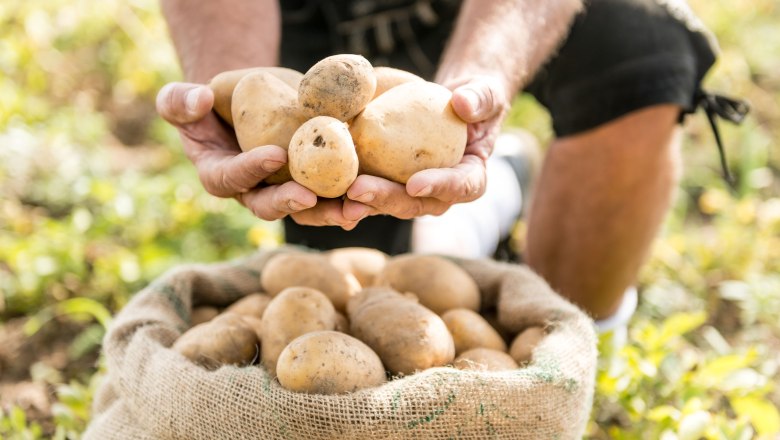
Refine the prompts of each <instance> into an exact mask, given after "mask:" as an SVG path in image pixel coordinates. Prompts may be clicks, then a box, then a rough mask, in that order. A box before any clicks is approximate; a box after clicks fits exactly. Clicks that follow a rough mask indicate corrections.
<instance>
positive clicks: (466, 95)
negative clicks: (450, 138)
mask: <svg viewBox="0 0 780 440" xmlns="http://www.w3.org/2000/svg"><path fill="white" fill-rule="evenodd" d="M504 96H505V94H504V91H503V88H502V87H500V86H499V85H498V84H494V83H493V82H491V81H487V80H484V79H475V80H473V81H471V82H468V83H466V84H464V85H462V86H460V87H458V88H456V89H455V90H454V91H453V92H452V108H453V110H455V113H456V114H457V115H458V116H459V117H460V118H461V119H463V120H464V121H466V122H468V123H475V122H480V121H485V120H488V119H490V118H492V117H493V116H496V115H497V114H499V113H500V112H501V111H502V110H503V109H504V107H505V99H504Z"/></svg>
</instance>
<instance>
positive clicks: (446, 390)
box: [85, 247, 596, 440]
mask: <svg viewBox="0 0 780 440" xmlns="http://www.w3.org/2000/svg"><path fill="white" fill-rule="evenodd" d="M595 340H596V339H595V334H594V330H593V324H592V321H591V320H590V319H589V318H588V317H587V316H586V315H585V314H584V313H583V312H581V311H580V310H579V309H578V308H576V307H575V306H573V305H572V304H571V303H569V302H567V301H566V300H564V299H563V298H561V297H560V296H558V295H557V294H556V293H554V292H553V291H552V290H551V289H550V288H549V286H548V285H547V284H546V283H545V282H544V281H543V280H542V279H541V278H540V277H538V276H537V275H535V274H534V273H533V272H532V271H530V270H529V269H528V268H527V267H525V266H522V265H512V264H507V263H499V262H495V261H491V260H464V259H455V258H447V257H443V256H437V255H417V254H404V255H399V256H393V257H390V256H388V255H385V254H383V253H381V252H379V251H377V250H373V249H365V248H344V249H336V250H332V251H327V252H314V251H311V250H308V249H305V248H298V247H283V248H279V249H274V250H266V251H259V252H257V253H256V254H253V255H250V256H248V257H246V258H243V259H240V260H236V261H230V262H226V263H220V264H211V265H190V266H183V267H180V268H177V269H175V270H172V271H170V272H169V273H167V274H165V275H164V276H162V277H160V278H159V279H158V280H156V281H155V282H153V283H151V284H150V285H149V286H147V287H146V288H145V289H144V290H142V291H141V292H139V293H138V294H137V295H135V296H134V297H133V299H132V300H131V301H130V302H129V303H128V304H127V305H126V306H125V307H124V308H123V309H122V310H121V311H120V312H119V313H118V314H117V316H116V317H115V319H114V321H113V323H112V325H111V328H110V329H109V332H108V333H107V335H106V337H105V340H104V345H103V350H104V357H105V360H106V370H107V374H106V378H105V380H104V382H103V383H102V384H101V386H100V387H99V390H98V392H97V393H96V396H95V402H94V411H93V413H94V418H93V420H92V422H91V424H90V426H89V428H88V430H87V432H86V434H85V438H87V439H114V438H116V439H120V438H121V439H125V438H138V439H159V438H181V439H223V438H224V439H235V438H244V439H264V440H267V439H440V438H441V439H448V438H473V439H482V438H500V439H538V438H561V439H575V438H580V437H581V435H582V433H583V431H584V429H585V426H586V423H587V420H588V417H589V412H590V406H591V401H592V395H593V387H594V375H595V369H596V343H595Z"/></svg>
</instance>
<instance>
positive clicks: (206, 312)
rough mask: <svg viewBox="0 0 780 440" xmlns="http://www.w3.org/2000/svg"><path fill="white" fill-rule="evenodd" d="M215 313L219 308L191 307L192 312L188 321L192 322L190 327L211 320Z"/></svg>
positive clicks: (215, 315) (217, 313)
mask: <svg viewBox="0 0 780 440" xmlns="http://www.w3.org/2000/svg"><path fill="white" fill-rule="evenodd" d="M217 315H219V309H217V308H216V307H211V306H200V307H195V308H193V309H192V314H190V322H191V323H192V327H195V326H196V325H198V324H203V323H204V322H209V321H211V320H212V319H214V318H216V317H217Z"/></svg>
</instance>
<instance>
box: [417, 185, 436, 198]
mask: <svg viewBox="0 0 780 440" xmlns="http://www.w3.org/2000/svg"><path fill="white" fill-rule="evenodd" d="M431 193H433V187H432V186H430V185H429V186H426V187H425V188H423V189H421V190H419V191H417V194H415V195H414V196H415V197H428V196H429V195H431Z"/></svg>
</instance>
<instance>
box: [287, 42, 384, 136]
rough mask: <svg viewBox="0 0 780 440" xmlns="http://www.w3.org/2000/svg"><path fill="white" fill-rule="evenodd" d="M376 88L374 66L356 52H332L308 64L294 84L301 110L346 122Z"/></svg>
mask: <svg viewBox="0 0 780 440" xmlns="http://www.w3.org/2000/svg"><path fill="white" fill-rule="evenodd" d="M375 91H376V76H375V75H374V68H373V67H372V66H371V63H370V62H368V60H367V59H365V58H363V57H362V56H360V55H349V54H341V55H333V56H329V57H327V58H324V59H323V60H321V61H320V62H318V63H317V64H315V65H314V66H312V67H311V69H309V70H308V71H307V72H306V73H305V74H304V75H303V79H302V80H301V84H300V86H299V87H298V102H299V103H300V105H301V109H302V111H303V113H304V114H305V115H306V116H307V117H309V118H313V117H315V116H331V117H334V118H336V119H338V120H340V121H342V122H346V121H349V120H350V119H352V118H354V117H355V115H357V114H358V113H360V111H361V110H363V109H364V108H365V107H366V104H368V102H369V101H370V100H371V98H372V97H373V96H374V92H375Z"/></svg>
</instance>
